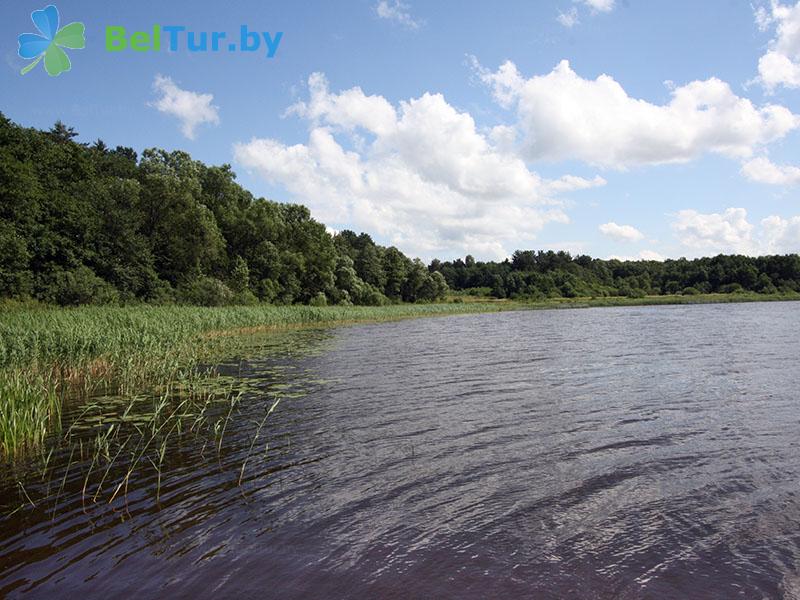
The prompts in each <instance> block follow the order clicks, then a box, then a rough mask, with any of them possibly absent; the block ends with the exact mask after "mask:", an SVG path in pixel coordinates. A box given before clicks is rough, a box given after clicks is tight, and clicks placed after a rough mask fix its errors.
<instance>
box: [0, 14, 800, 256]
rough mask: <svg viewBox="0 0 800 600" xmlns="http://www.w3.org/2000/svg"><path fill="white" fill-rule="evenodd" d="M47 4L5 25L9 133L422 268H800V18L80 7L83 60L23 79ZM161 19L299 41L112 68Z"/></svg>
mask: <svg viewBox="0 0 800 600" xmlns="http://www.w3.org/2000/svg"><path fill="white" fill-rule="evenodd" d="M45 4H46V2H28V1H18V2H14V3H5V4H4V5H3V7H2V8H0V14H1V15H2V19H1V20H0V29H2V31H0V39H2V40H3V42H2V52H3V59H4V60H3V68H2V69H0V90H1V91H0V110H2V112H3V113H4V114H5V115H6V116H7V117H9V118H11V119H13V120H14V121H16V122H18V123H21V124H23V125H26V126H34V127H41V128H48V127H50V126H51V125H52V123H53V122H54V121H55V120H57V119H61V120H63V121H64V122H66V123H67V124H69V125H71V126H73V127H75V129H76V130H77V131H78V132H79V133H80V139H81V140H82V141H93V140H95V139H97V138H102V139H103V140H104V141H105V142H106V143H107V144H109V145H112V146H113V145H117V144H120V145H127V146H132V147H134V148H135V149H136V150H139V151H141V150H142V149H144V148H147V147H153V146H157V147H162V148H167V149H182V150H186V151H188V152H190V153H191V154H192V155H193V156H194V157H195V158H197V159H200V160H203V161H204V162H207V163H213V164H219V163H231V164H232V165H233V166H234V169H235V170H236V172H237V173H238V175H239V180H240V182H241V183H242V184H243V185H244V186H245V187H247V188H248V189H250V190H251V191H252V192H253V193H255V194H256V195H263V196H266V197H269V198H272V199H274V200H278V201H297V202H301V203H304V204H306V205H308V206H310V207H311V208H312V212H313V213H314V215H315V216H316V217H317V218H319V219H320V220H322V221H323V222H325V223H326V224H328V225H330V226H331V227H332V228H335V229H342V228H351V229H355V230H357V231H360V230H365V231H368V232H369V233H371V234H372V235H373V236H374V237H375V238H376V239H377V240H378V241H380V242H382V243H385V244H395V245H397V246H399V247H400V248H401V249H402V250H404V251H405V252H407V253H409V254H412V255H417V256H422V257H423V258H425V259H430V258H432V257H433V256H439V257H442V258H452V257H455V256H463V255H464V254H466V253H467V252H470V253H472V254H473V255H475V256H476V257H478V258H482V259H490V258H492V259H496V258H502V257H504V256H507V255H508V254H510V253H511V252H512V251H513V250H515V249H517V248H556V249H560V248H563V249H567V250H571V251H573V252H580V253H588V254H590V255H592V256H598V257H603V258H605V257H609V256H621V257H678V256H699V255H706V254H714V253H717V252H743V253H747V254H762V253H768V252H770V253H771V252H796V251H800V216H799V215H800V202H799V201H798V200H799V199H800V195H799V194H798V184H800V168H798V167H800V159H799V158H798V156H800V152H798V150H800V131H798V130H799V129H800V117H798V116H797V115H800V89H798V88H800V2H798V3H797V4H793V3H786V4H780V3H770V2H762V3H760V4H759V3H755V4H751V3H750V2H748V1H744V0H741V1H740V0H707V1H704V2H696V1H679V0H672V1H670V2H658V3H656V2H645V1H643V0H627V1H626V0H615V1H613V0H574V1H573V0H557V1H554V2H545V1H542V2H528V1H522V0H520V1H507V2H497V3H485V2H463V1H461V2H459V1H445V0H442V1H436V2H432V1H428V2H422V1H419V0H416V1H415V0H404V1H403V2H398V1H397V0H352V1H350V2H310V1H308V2H286V1H282V2H264V1H239V2H235V3H225V4H223V3H218V2H210V1H208V0H197V1H194V2H191V3H189V2H169V3H165V2H151V1H141V2H136V3H123V2H104V3H100V2H87V1H67V0H62V1H61V2H57V3H56V5H57V6H58V9H59V11H60V14H61V24H62V25H64V24H66V23H69V22H71V21H82V22H83V23H85V25H86V40H87V45H86V48H85V49H84V50H69V51H68V54H69V56H70V57H71V58H72V69H71V70H70V71H69V72H67V73H64V74H62V75H60V76H58V77H49V76H48V75H47V74H46V73H45V71H44V69H43V68H42V67H39V68H36V69H34V70H33V71H31V72H30V73H28V74H27V75H25V76H20V75H19V71H20V69H21V68H22V67H23V66H25V65H26V64H27V62H29V61H25V60H23V59H21V58H20V57H19V56H18V55H17V36H18V35H19V34H20V33H24V32H32V31H34V27H33V24H32V22H31V16H30V13H31V11H33V10H37V9H41V8H44V6H45ZM154 24H160V25H163V26H166V25H184V26H186V27H187V30H192V31H197V32H202V31H207V32H211V31H225V32H227V33H228V35H229V36H234V37H238V32H239V27H240V26H241V25H247V26H248V28H249V29H250V30H258V31H268V32H271V33H273V34H274V33H275V32H277V31H281V32H283V38H282V40H281V42H280V45H279V47H278V51H277V53H276V55H275V57H274V58H272V59H268V58H266V56H265V53H264V52H261V51H259V52H254V53H243V52H236V53H231V52H217V53H213V52H205V53H203V52H197V53H192V52H188V51H187V50H186V49H185V41H184V42H182V47H181V49H179V50H178V51H177V52H169V51H167V50H166V49H162V50H161V51H160V52H141V53H140V52H132V51H124V52H118V53H109V52H107V51H106V50H105V48H104V35H105V27H106V26H108V25H117V26H123V27H125V28H126V29H127V31H128V32H129V33H132V32H133V31H137V30H142V31H150V30H152V27H153V25H154ZM163 45H166V42H163ZM563 61H568V62H563ZM503 65H504V66H503Z"/></svg>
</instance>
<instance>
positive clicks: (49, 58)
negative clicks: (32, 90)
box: [17, 4, 86, 77]
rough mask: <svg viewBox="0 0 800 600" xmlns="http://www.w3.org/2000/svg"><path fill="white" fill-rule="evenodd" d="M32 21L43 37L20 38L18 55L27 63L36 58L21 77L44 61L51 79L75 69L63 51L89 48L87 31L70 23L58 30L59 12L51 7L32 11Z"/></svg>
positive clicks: (32, 35) (28, 35)
mask: <svg viewBox="0 0 800 600" xmlns="http://www.w3.org/2000/svg"><path fill="white" fill-rule="evenodd" d="M31 20H32V21H33V24H34V25H35V26H36V29H38V30H39V32H40V33H41V35H40V34H37V33H23V34H22V35H20V36H19V37H18V38H17V41H18V42H19V50H18V51H17V52H18V53H19V55H20V56H21V57H22V58H24V59H26V60H31V59H35V60H34V61H33V62H32V63H30V64H29V65H27V66H26V67H25V68H24V69H22V71H20V75H25V74H26V73H27V72H28V71H30V70H31V69H33V68H34V67H35V66H36V65H38V64H39V63H40V62H41V60H42V59H43V58H44V70H45V71H47V74H48V75H50V76H51V77H56V76H58V75H61V73H63V72H64V71H69V70H70V69H71V68H72V63H70V61H69V56H67V53H66V52H64V50H63V48H69V49H70V50H81V49H82V48H85V47H86V39H85V37H84V33H85V31H86V28H85V27H84V25H83V23H78V22H75V23H70V24H69V25H65V26H64V27H62V28H61V29H59V28H58V24H59V17H58V9H57V8H56V7H55V6H53V5H52V4H51V5H50V6H47V7H45V8H43V9H42V10H35V11H33V12H32V13H31Z"/></svg>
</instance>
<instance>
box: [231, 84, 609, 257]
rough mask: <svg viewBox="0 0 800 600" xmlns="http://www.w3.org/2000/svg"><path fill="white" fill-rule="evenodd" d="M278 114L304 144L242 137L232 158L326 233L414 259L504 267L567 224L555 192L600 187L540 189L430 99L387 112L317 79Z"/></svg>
mask: <svg viewBox="0 0 800 600" xmlns="http://www.w3.org/2000/svg"><path fill="white" fill-rule="evenodd" d="M309 91H310V97H309V99H308V100H307V101H305V102H300V103H297V104H295V105H294V106H292V107H290V109H289V113H291V114H295V115H297V116H299V117H301V118H303V119H305V120H307V122H308V124H309V128H310V133H309V138H308V141H307V142H306V143H304V144H296V145H292V146H289V145H286V144H283V143H282V142H280V141H278V140H275V139H268V138H267V139H252V140H251V141H249V142H246V143H240V144H237V145H236V146H235V149H234V151H235V156H236V160H237V161H238V162H239V163H240V164H241V165H243V166H244V167H246V168H248V169H252V170H253V171H256V172H258V173H260V174H261V175H262V176H263V177H265V178H266V179H267V180H269V181H270V182H273V183H276V184H280V185H282V186H283V187H284V188H285V189H286V190H287V191H288V192H289V193H290V194H291V196H292V197H293V199H295V200H296V201H299V202H302V203H304V204H306V205H307V206H309V207H310V208H311V209H312V211H313V213H314V215H315V217H316V218H318V219H320V220H322V221H323V222H326V223H330V224H331V225H333V226H334V227H338V226H348V227H354V228H360V229H363V230H366V231H370V232H374V233H377V234H378V235H380V236H382V237H383V238H385V239H388V240H389V243H392V244H395V245H397V246H399V247H400V248H401V249H403V250H404V251H406V252H410V253H413V254H415V255H422V256H423V257H432V256H434V255H440V256H441V255H445V254H447V255H457V254H463V253H466V252H470V253H473V254H475V255H478V256H487V257H492V258H504V257H506V256H508V254H509V252H510V251H511V250H514V249H516V248H519V247H528V246H530V244H531V242H532V240H533V239H534V238H535V236H536V234H537V232H538V231H540V230H541V228H542V227H543V226H544V225H545V224H546V223H549V222H560V223H566V222H567V221H568V218H567V216H566V214H565V213H564V211H563V209H562V207H561V202H560V201H559V200H558V199H557V197H556V194H558V193H564V192H566V191H571V190H577V189H584V188H587V187H593V186H598V185H603V184H604V183H605V181H604V180H603V179H602V178H595V179H591V180H588V179H583V178H580V177H574V176H565V177H562V178H561V179H558V180H552V181H547V180H544V179H542V178H541V177H540V176H539V175H537V174H536V173H534V172H532V171H530V170H529V169H528V167H527V166H526V164H525V162H524V161H523V160H522V159H520V158H519V157H517V156H515V155H514V154H511V153H507V152H505V151H503V150H502V149H501V148H500V147H499V146H498V145H496V144H495V143H494V142H493V141H492V137H491V136H489V135H484V134H482V133H481V132H479V131H478V129H477V128H476V125H475V122H474V120H473V118H472V117H471V116H470V115H469V114H468V113H466V112H460V111H458V110H456V109H455V108H454V107H452V106H451V105H450V104H448V103H447V101H446V100H445V99H444V97H443V96H441V95H440V94H430V93H426V94H423V95H422V96H421V97H419V98H413V99H409V100H406V101H403V102H400V103H399V105H397V106H395V105H392V104H391V103H390V102H389V101H388V100H386V99H385V98H383V97H382V96H368V95H366V94H365V93H364V92H363V91H362V90H361V89H359V88H352V89H349V90H345V91H343V92H341V93H338V94H337V93H332V92H330V91H329V89H328V84H327V81H326V80H325V77H324V76H323V75H321V74H314V75H312V76H311V77H310V78H309Z"/></svg>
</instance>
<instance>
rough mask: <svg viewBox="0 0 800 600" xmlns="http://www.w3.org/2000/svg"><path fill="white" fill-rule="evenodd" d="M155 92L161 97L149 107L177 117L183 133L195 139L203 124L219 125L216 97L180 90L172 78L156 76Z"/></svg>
mask: <svg viewBox="0 0 800 600" xmlns="http://www.w3.org/2000/svg"><path fill="white" fill-rule="evenodd" d="M153 90H154V91H155V92H156V94H158V95H159V97H158V98H157V99H156V100H155V101H153V102H150V103H149V105H150V106H152V107H153V108H156V109H157V110H159V111H160V112H163V113H166V114H168V115H172V116H173V117H177V119H178V120H179V121H180V124H181V132H182V133H183V135H185V136H186V137H187V138H189V139H190V140H193V139H195V136H196V133H197V132H196V129H197V127H198V126H199V125H202V124H203V123H210V124H212V125H217V124H219V108H218V107H217V106H214V105H213V104H212V102H213V101H214V96H213V95H211V94H198V93H197V92H190V91H189V90H184V89H181V88H179V87H178V86H177V85H176V84H175V82H174V81H172V79H171V78H170V77H164V76H163V75H156V78H155V81H154V82H153Z"/></svg>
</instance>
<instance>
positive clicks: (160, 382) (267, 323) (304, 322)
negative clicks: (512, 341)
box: [0, 303, 518, 457]
mask: <svg viewBox="0 0 800 600" xmlns="http://www.w3.org/2000/svg"><path fill="white" fill-rule="evenodd" d="M512 308H518V306H517V305H511V304H507V303H506V304H486V303H470V304H461V303H457V304H405V305H396V306H384V307H356V306H347V307H345V306H336V307H309V306H268V305H264V306H253V307H220V308H203V307H187V306H163V307H153V306H141V307H129V308H118V307H79V308H70V309H63V308H51V307H33V308H31V307H25V306H20V305H6V306H4V307H3V308H2V309H0V457H2V456H5V457H11V456H18V455H21V454H25V453H26V452H27V451H30V450H31V449H35V448H38V447H39V446H41V444H42V442H43V441H44V440H45V439H46V437H47V435H48V434H50V433H51V432H53V431H58V430H59V429H60V427H61V409H62V406H63V403H64V402H65V401H67V400H69V399H71V398H76V397H81V396H84V397H86V396H89V395H91V394H92V393H96V392H98V391H102V392H103V393H114V394H119V395H122V396H127V397H131V398H133V397H134V396H136V395H140V394H143V393H150V394H163V393H164V391H165V390H167V389H174V388H175V387H176V386H177V387H181V388H182V389H186V388H190V389H193V390H197V389H198V387H199V386H198V382H199V381H200V380H202V379H203V376H204V374H203V373H200V372H199V371H198V368H197V365H198V364H201V363H202V362H203V361H210V360H213V358H214V356H215V355H216V356H218V355H219V352H220V349H221V348H222V347H224V346H225V345H226V343H225V339H224V337H225V336H223V335H221V334H226V333H235V332H237V331H258V330H269V329H282V328H291V327H302V326H314V325H320V326H322V325H333V324H339V323H352V322H376V321H388V320H396V319H403V318H411V317H421V316H435V315H446V314H458V313H474V312H485V311H498V310H508V309H512ZM200 395H201V396H202V397H203V398H205V399H206V400H207V397H206V395H204V394H200Z"/></svg>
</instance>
